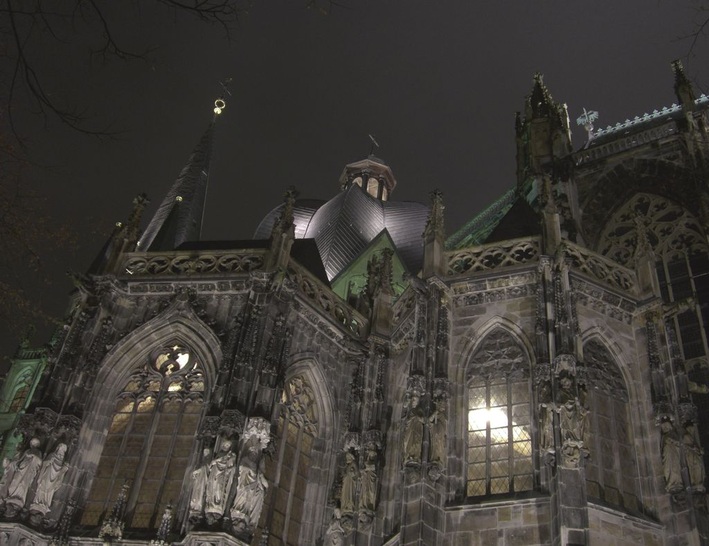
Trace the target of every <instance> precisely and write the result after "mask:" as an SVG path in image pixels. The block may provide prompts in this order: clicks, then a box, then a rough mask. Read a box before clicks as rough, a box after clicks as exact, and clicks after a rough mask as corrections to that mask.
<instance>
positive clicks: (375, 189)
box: [367, 178, 379, 198]
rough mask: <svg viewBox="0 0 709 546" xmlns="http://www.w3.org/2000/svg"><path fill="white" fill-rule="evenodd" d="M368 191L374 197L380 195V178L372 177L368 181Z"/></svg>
mask: <svg viewBox="0 0 709 546" xmlns="http://www.w3.org/2000/svg"><path fill="white" fill-rule="evenodd" d="M367 193H368V194H369V195H371V196H372V197H375V198H376V197H379V180H377V179H376V178H370V179H369V180H368V181H367Z"/></svg>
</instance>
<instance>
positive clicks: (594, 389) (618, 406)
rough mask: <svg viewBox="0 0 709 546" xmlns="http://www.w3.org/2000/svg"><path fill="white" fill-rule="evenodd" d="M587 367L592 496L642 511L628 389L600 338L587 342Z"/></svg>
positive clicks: (583, 371)
mask: <svg viewBox="0 0 709 546" xmlns="http://www.w3.org/2000/svg"><path fill="white" fill-rule="evenodd" d="M583 358H584V366H582V367H580V369H579V371H580V372H581V374H583V375H585V378H586V389H587V393H588V394H587V396H588V406H589V407H590V408H593V411H592V412H590V413H589V417H590V428H591V434H590V438H589V441H590V444H591V445H590V446H588V449H589V452H590V457H589V458H588V459H586V462H585V463H584V466H585V468H586V487H587V490H588V495H589V497H593V498H596V499H600V500H602V501H604V502H606V503H608V504H612V505H615V506H620V507H623V508H626V509H627V510H629V511H631V512H636V511H638V510H639V505H638V499H637V491H638V483H637V482H638V471H637V463H636V459H635V448H634V446H633V442H632V434H631V430H630V420H629V417H628V391H627V389H626V387H625V381H624V380H623V376H622V375H621V374H620V370H619V369H618V366H617V365H616V363H615V359H614V358H613V357H612V356H611V354H610V352H609V351H608V349H607V348H606V347H605V345H603V343H601V342H600V341H599V340H598V339H591V340H589V341H588V342H586V343H585V344H584V348H583Z"/></svg>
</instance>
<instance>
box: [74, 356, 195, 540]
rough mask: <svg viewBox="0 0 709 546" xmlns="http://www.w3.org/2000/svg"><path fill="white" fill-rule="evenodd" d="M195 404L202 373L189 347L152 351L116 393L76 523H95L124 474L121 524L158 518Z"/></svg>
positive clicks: (184, 456) (178, 471) (173, 494)
mask: <svg viewBox="0 0 709 546" xmlns="http://www.w3.org/2000/svg"><path fill="white" fill-rule="evenodd" d="M203 404H204V375H203V372H202V370H201V367H200V365H199V363H198V362H197V361H196V359H195V358H194V355H193V354H192V353H191V352H190V351H188V350H187V349H185V348H184V347H182V346H180V345H178V344H175V345H170V346H167V347H163V348H161V349H159V350H157V351H155V352H153V353H152V354H151V356H150V359H149V362H148V363H146V364H145V365H144V366H143V367H142V368H141V369H139V370H137V371H135V372H134V373H133V374H132V375H131V377H130V378H129V379H128V381H127V382H126V385H125V387H124V388H123V389H122V390H121V392H120V393H119V394H118V395H117V396H116V404H115V409H114V413H113V418H112V421H111V424H110V427H109V430H108V434H107V436H106V440H105V443H104V447H103V452H102V454H101V459H100V460H99V464H98V468H97V470H96V474H95V476H94V479H93V482H92V485H91V491H90V493H89V498H88V501H87V505H86V509H85V511H84V514H83V517H82V524H84V525H92V526H93V525H97V524H98V523H99V518H100V516H101V514H102V513H104V512H105V511H106V510H107V509H108V508H109V507H110V505H111V503H112V502H113V501H114V500H115V499H116V497H117V496H118V495H119V492H120V490H121V487H122V486H123V485H124V483H126V482H127V483H130V492H129V495H128V499H127V511H126V513H128V514H131V515H132V517H131V520H130V521H128V522H127V525H128V527H131V528H136V529H149V528H155V527H156V526H157V525H159V522H160V517H161V516H162V514H163V512H164V511H165V508H166V507H167V506H168V504H169V503H171V502H174V501H176V500H177V499H178V498H179V496H180V491H181V490H182V487H183V483H182V482H183V480H184V475H185V471H186V469H187V465H188V460H189V457H190V455H191V454H192V448H193V443H194V434H195V432H196V430H197V426H198V424H199V420H200V417H201V413H202V408H203Z"/></svg>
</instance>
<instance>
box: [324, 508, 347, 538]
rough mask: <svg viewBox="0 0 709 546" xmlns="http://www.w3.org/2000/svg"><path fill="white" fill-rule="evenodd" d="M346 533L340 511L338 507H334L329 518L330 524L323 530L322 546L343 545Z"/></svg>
mask: <svg viewBox="0 0 709 546" xmlns="http://www.w3.org/2000/svg"><path fill="white" fill-rule="evenodd" d="M346 534H347V532H346V531H345V528H344V527H343V525H342V512H340V510H339V509H338V508H335V510H334V511H333V514H332V519H331V520H330V525H328V527H327V531H325V538H324V539H323V546H344V544H345V535H346Z"/></svg>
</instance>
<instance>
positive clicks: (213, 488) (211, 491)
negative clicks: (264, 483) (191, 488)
mask: <svg viewBox="0 0 709 546" xmlns="http://www.w3.org/2000/svg"><path fill="white" fill-rule="evenodd" d="M231 446H232V443H231V440H224V441H222V443H221V446H220V447H219V454H218V457H216V458H215V459H214V460H213V461H212V462H210V463H209V466H208V467H207V474H208V476H207V484H206V487H205V492H204V514H205V517H206V519H207V523H208V524H209V525H214V524H215V523H216V522H217V521H219V520H220V519H221V518H222V516H223V515H224V512H225V511H226V508H227V506H226V503H227V497H228V496H229V490H230V489H231V483H232V481H233V479H234V472H235V470H236V469H235V466H236V455H234V453H233V452H232V450H231Z"/></svg>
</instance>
